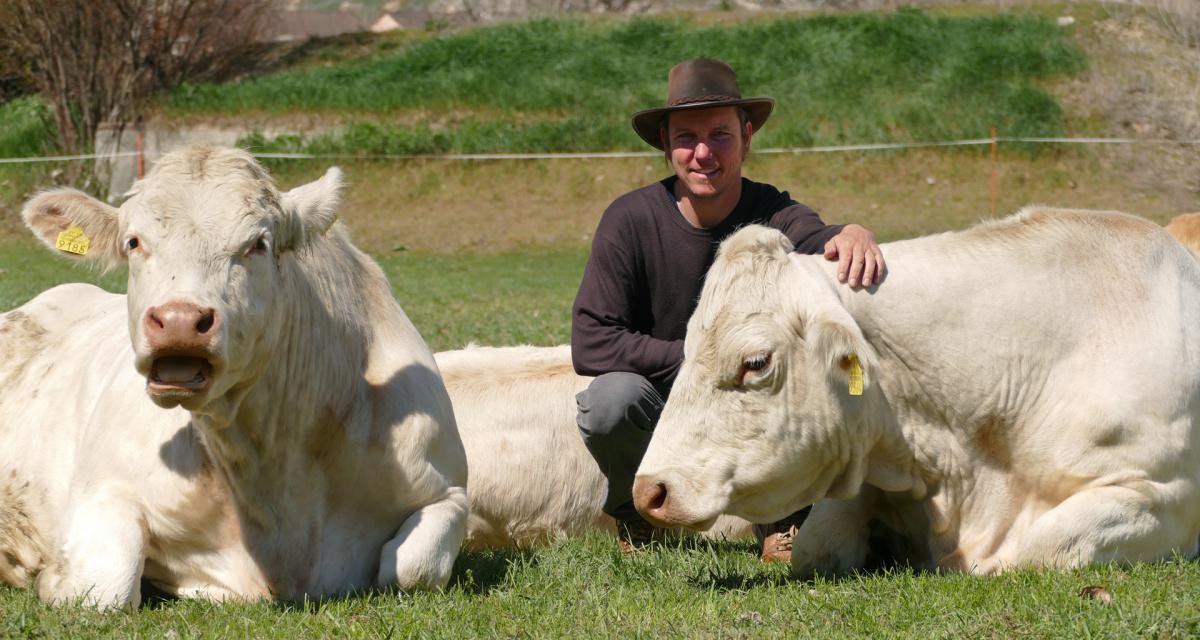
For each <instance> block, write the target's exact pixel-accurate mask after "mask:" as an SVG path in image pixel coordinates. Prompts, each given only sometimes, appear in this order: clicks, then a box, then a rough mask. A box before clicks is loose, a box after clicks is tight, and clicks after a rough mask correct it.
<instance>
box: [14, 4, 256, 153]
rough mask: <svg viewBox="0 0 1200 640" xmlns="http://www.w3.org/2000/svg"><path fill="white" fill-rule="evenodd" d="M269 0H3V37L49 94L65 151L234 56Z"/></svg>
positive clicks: (119, 125)
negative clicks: (153, 99) (158, 93)
mask: <svg viewBox="0 0 1200 640" xmlns="http://www.w3.org/2000/svg"><path fill="white" fill-rule="evenodd" d="M271 7H272V2H271V0H53V1H46V0H0V42H4V43H5V47H4V48H5V54H6V55H7V56H8V57H9V62H10V66H11V67H13V68H15V69H19V70H21V72H22V73H24V75H25V76H26V78H27V80H28V82H29V83H30V84H32V85H33V86H34V87H36V89H37V91H38V92H39V93H40V94H41V95H42V96H43V98H44V99H45V100H46V102H47V104H48V106H49V108H50V111H51V113H52V114H53V117H54V121H55V124H56V125H57V128H58V144H59V147H60V149H61V150H62V151H64V152H67V153H78V152H82V151H86V150H89V149H91V148H92V145H93V144H94V141H95V136H96V130H97V129H98V128H99V127H100V125H101V124H106V125H109V126H111V127H113V129H114V132H115V133H116V135H117V136H118V137H119V135H120V132H121V131H122V130H123V129H124V128H125V127H126V126H127V125H128V124H129V123H130V122H133V121H135V120H137V119H138V118H139V117H141V115H142V114H143V113H144V111H145V110H146V107H147V106H148V102H149V100H150V99H151V97H152V96H153V95H154V94H155V93H157V92H159V91H162V90H164V89H168V88H171V87H174V86H176V85H178V84H179V83H181V82H183V81H184V80H187V79H190V78H194V77H198V76H200V77H203V76H205V75H210V74H213V73H218V72H220V70H221V69H222V68H223V67H225V66H227V65H229V64H231V63H232V62H233V61H234V60H235V59H236V57H237V56H238V53H239V52H240V51H241V50H242V48H243V47H244V46H245V45H247V44H249V43H251V42H252V41H253V39H254V35H255V34H256V33H258V31H259V29H260V28H261V27H262V25H263V23H264V21H265V19H266V18H267V16H268V13H269V9H270V8H271Z"/></svg>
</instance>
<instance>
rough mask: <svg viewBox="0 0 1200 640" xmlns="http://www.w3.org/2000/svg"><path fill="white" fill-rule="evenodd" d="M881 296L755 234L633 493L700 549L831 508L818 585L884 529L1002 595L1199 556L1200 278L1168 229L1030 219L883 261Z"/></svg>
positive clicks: (923, 558) (820, 542) (799, 563)
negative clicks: (1074, 573)
mask: <svg viewBox="0 0 1200 640" xmlns="http://www.w3.org/2000/svg"><path fill="white" fill-rule="evenodd" d="M884 253H885V256H886V259H887V262H888V268H889V272H890V274H889V275H888V278H887V280H886V281H884V282H883V283H882V285H879V286H877V287H875V288H872V289H870V290H858V291H853V290H851V289H849V288H846V287H844V286H839V285H838V284H837V281H836V278H835V275H834V272H833V269H834V268H835V267H834V265H833V263H830V262H826V261H825V260H823V259H822V258H821V257H820V256H803V255H798V254H796V253H793V252H792V251H791V247H790V246H789V245H788V243H787V241H786V240H785V238H784V237H783V235H782V234H780V233H779V232H777V231H772V230H768V229H764V228H762V227H754V228H747V229H745V230H742V231H740V232H738V233H737V234H736V235H734V236H732V237H730V238H729V239H728V240H727V241H726V242H725V243H724V244H723V245H722V247H721V249H720V253H719V257H718V259H717V261H716V264H715V265H714V266H713V268H712V270H711V271H710V272H709V274H708V279H707V281H706V283H705V286H704V290H703V293H702V295H701V298H700V303H699V306H698V308H697V309H696V312H695V314H694V315H693V316H692V318H691V320H690V321H689V324H688V337H687V342H686V345H685V360H684V364H683V367H682V370H681V371H680V374H679V378H678V380H677V381H676V383H675V387H674V389H673V391H672V393H671V397H670V400H669V401H668V402H667V405H666V408H665V410H664V412H663V414H662V419H661V421H660V422H659V425H658V428H657V430H656V432H655V434H654V438H653V440H652V441H651V443H650V448H649V450H648V451H647V453H646V457H645V458H644V459H643V461H642V464H641V467H640V468H639V470H638V477H637V480H636V484H635V498H636V505H637V507H638V509H639V510H640V511H641V512H642V513H643V514H645V515H646V516H648V517H650V518H652V519H653V520H656V521H659V522H661V523H663V524H670V525H687V526H703V525H704V524H705V523H707V522H709V521H711V520H712V518H713V517H714V516H715V515H716V514H718V513H722V512H730V513H734V514H738V515H741V516H744V517H747V518H750V519H751V520H757V521H764V520H767V521H769V520H773V519H776V518H780V517H783V516H784V515H786V514H789V513H792V512H794V511H796V510H797V509H799V508H800V507H803V506H804V505H808V504H812V503H814V502H817V501H819V500H825V499H831V500H826V501H824V502H818V503H817V504H816V506H815V507H813V511H812V514H811V515H810V516H809V518H808V520H807V521H806V522H805V523H804V526H803V527H802V528H801V530H800V531H799V533H798V535H797V536H796V539H795V546H794V547H793V550H792V566H793V568H794V569H795V571H796V572H797V573H799V574H801V575H810V574H813V573H816V572H838V571H844V570H848V569H851V568H854V567H857V566H860V565H861V563H862V562H863V558H864V555H865V553H866V542H867V530H868V526H869V525H870V524H871V523H872V521H876V522H881V523H882V524H884V525H886V527H887V528H888V529H890V530H891V531H893V532H895V533H897V534H899V535H900V536H901V537H902V539H903V540H904V541H906V542H907V548H908V550H909V553H910V557H909V558H908V560H910V561H911V562H912V563H913V564H914V565H917V566H929V567H938V568H942V569H951V570H962V571H970V572H976V573H981V574H988V573H994V572H997V571H1002V570H1005V569H1007V568H1010V567H1014V566H1023V565H1024V566H1029V565H1033V566H1053V567H1073V566H1078V565H1082V564H1086V563H1090V562H1109V561H1143V560H1145V561H1148V560H1156V559H1161V558H1167V557H1170V556H1171V555H1172V554H1176V553H1179V554H1183V555H1188V556H1190V555H1194V554H1196V552H1197V542H1198V537H1200V267H1198V266H1197V261H1196V260H1195V258H1193V256H1192V255H1191V253H1190V252H1188V251H1187V250H1185V249H1184V248H1183V247H1182V246H1181V245H1180V244H1179V243H1177V242H1175V241H1173V240H1172V239H1171V238H1170V237H1169V236H1168V235H1167V234H1166V233H1165V232H1163V231H1162V229H1160V228H1159V227H1157V226H1156V225H1154V224H1152V223H1150V222H1148V221H1146V220H1142V219H1140V218H1136V217H1133V216H1128V215H1125V214H1120V213H1103V212H1082V211H1063V210H1046V209H1027V210H1025V211H1023V212H1021V213H1020V214H1018V215H1015V216H1013V217H1010V218H1007V219H1004V220H1000V221H997V222H992V223H987V224H983V225H980V226H978V227H975V228H973V229H970V230H967V231H964V232H959V233H948V234H942V235H937V236H932V237H928V238H920V239H916V240H909V241H905V242H897V243H893V244H889V245H886V246H885V247H884Z"/></svg>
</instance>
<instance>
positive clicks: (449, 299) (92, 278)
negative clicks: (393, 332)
mask: <svg viewBox="0 0 1200 640" xmlns="http://www.w3.org/2000/svg"><path fill="white" fill-rule="evenodd" d="M585 259H586V252H585V251H584V250H583V249H581V248H572V249H532V250H528V251H522V252H520V253H507V254H501V255H470V254H452V255H429V254H421V253H407V252H404V253H396V254H393V255H390V256H383V257H381V258H380V259H379V263H380V265H381V266H382V267H383V269H384V271H385V272H386V273H387V276H388V279H389V280H390V281H391V283H392V290H393V292H394V293H395V295H396V298H397V299H398V300H399V301H400V304H401V306H402V307H404V310H405V312H406V313H408V315H409V317H410V318H411V319H412V321H413V323H414V324H415V325H416V326H417V328H418V329H419V330H420V331H421V335H422V336H424V338H425V341H426V342H428V343H429V346H430V347H431V348H433V349H434V350H435V351H441V350H444V349H457V348H460V347H462V346H464V345H466V343H468V342H475V343H477V344H488V345H507V344H541V345H554V344H563V343H566V342H567V341H568V340H569V339H570V312H571V301H572V300H573V299H574V297H575V290H576V289H577V288H578V287H579V279H580V277H581V276H582V275H583V263H584V260H585ZM125 279H126V275H125V272H124V271H114V272H112V273H107V274H103V273H99V272H97V271H95V270H93V269H90V268H87V267H81V266H77V265H75V264H73V263H71V262H68V261H67V260H65V259H62V258H58V257H55V256H53V255H51V254H50V252H49V251H47V250H46V249H44V248H42V246H41V245H38V244H36V243H35V242H33V241H31V240H30V241H26V240H21V241H6V242H0V312H2V311H7V310H9V309H12V308H15V307H18V306H20V305H22V304H24V303H25V302H27V301H28V300H29V299H31V298H33V297H34V296H35V295H37V294H38V293H40V292H41V291H44V290H46V289H48V288H50V287H53V286H55V285H57V284H62V283H64V282H92V283H94V284H96V285H98V286H100V287H102V288H104V289H106V290H108V291H114V292H118V293H123V292H124V291H125Z"/></svg>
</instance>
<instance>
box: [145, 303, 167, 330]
mask: <svg viewBox="0 0 1200 640" xmlns="http://www.w3.org/2000/svg"><path fill="white" fill-rule="evenodd" d="M146 325H147V326H148V327H150V328H151V329H163V328H165V327H166V325H164V324H163V321H162V319H160V318H159V317H158V309H156V308H154V307H150V309H148V310H147V311H146Z"/></svg>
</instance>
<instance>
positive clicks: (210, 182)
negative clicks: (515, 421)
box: [0, 147, 468, 607]
mask: <svg viewBox="0 0 1200 640" xmlns="http://www.w3.org/2000/svg"><path fill="white" fill-rule="evenodd" d="M340 186H341V177H340V173H339V172H338V171H337V170H335V169H331V170H330V171H329V172H328V173H326V174H325V177H324V178H322V179H320V180H318V181H316V182H313V183H311V184H308V185H305V186H302V187H299V188H296V189H293V190H291V191H289V192H287V193H284V194H280V193H279V192H278V191H277V190H276V188H275V186H274V183H273V182H272V181H271V179H270V178H269V177H268V176H267V174H266V173H265V172H264V171H263V170H262V169H261V168H260V167H259V166H258V165H257V164H256V163H255V162H254V160H253V158H251V157H250V156H249V155H248V154H246V153H245V152H242V151H237V150H215V149H210V148H203V147H201V148H192V149H188V150H185V151H182V152H179V153H175V154H171V155H169V156H166V157H164V158H163V159H162V160H160V161H159V163H158V164H157V165H156V166H155V167H154V170H153V172H152V173H151V174H150V175H149V176H148V177H147V178H146V179H145V180H143V181H140V182H139V183H138V184H137V185H135V187H134V194H133V196H132V197H131V198H130V199H129V200H127V201H126V202H125V203H124V204H123V205H122V206H121V208H120V209H119V210H118V209H114V208H112V207H109V206H107V205H105V204H103V203H101V202H99V201H97V200H94V199H92V198H90V197H88V196H86V195H84V194H83V193H80V192H78V191H73V190H66V189H63V190H56V191H51V192H48V193H43V194H41V195H38V196H36V197H35V198H33V199H32V200H31V201H30V202H29V204H28V205H26V207H25V210H24V217H25V220H26V222H27V223H28V225H29V226H30V228H32V229H33V230H34V232H35V233H36V234H37V235H38V236H39V237H41V238H42V240H44V241H45V242H46V243H47V244H49V245H50V246H51V247H54V246H55V245H56V244H58V245H59V246H60V247H66V248H67V249H68V250H75V251H81V250H84V247H83V246H82V245H83V240H82V238H81V237H80V236H79V230H81V231H82V233H83V234H84V235H85V236H86V238H87V239H88V240H89V241H90V246H88V247H86V256H81V257H82V258H83V259H86V260H93V261H99V262H101V263H104V264H109V265H112V264H116V263H120V262H126V261H127V262H128V264H129V295H128V296H121V295H112V294H109V293H105V292H104V291H101V290H100V289H97V288H95V287H92V286H89V285H83V284H73V285H64V286H60V287H56V288H54V289H51V290H49V291H46V292H44V293H42V294H41V295H40V296H38V297H37V298H35V299H34V300H32V301H31V302H29V303H28V304H26V305H25V306H23V307H20V308H19V309H17V310H15V311H11V312H9V313H6V314H4V315H2V316H0V470H2V472H3V475H2V476H0V552H2V553H0V578H2V579H3V580H4V581H5V582H7V583H10V584H15V585H19V586H26V585H29V584H30V583H31V582H35V583H36V589H37V592H38V595H39V596H41V597H42V598H43V599H44V600H49V601H54V602H60V601H72V600H76V599H81V600H83V601H85V602H87V603H90V604H94V605H98V606H103V607H107V606H127V605H136V604H137V603H138V600H139V581H140V579H141V578H143V577H145V578H146V579H148V580H149V581H151V582H152V583H153V584H155V585H157V586H158V587H161V588H162V589H164V590H166V591H168V592H171V593H177V594H180V595H184V596H188V597H199V598H209V599H256V598H268V597H272V598H281V599H295V598H301V597H320V596H327V595H331V594H339V593H345V592H347V591H350V590H354V589H360V588H366V587H372V586H374V585H396V586H399V587H401V588H405V589H408V588H437V587H441V586H444V585H445V584H446V582H447V580H448V579H449V576H450V571H451V568H452V565H453V563H454V559H455V557H456V556H457V554H458V550H459V547H460V545H461V543H462V540H463V536H464V533H465V528H466V520H467V506H468V505H467V497H466V492H465V489H464V486H465V484H466V462H465V455H464V451H463V448H462V443H461V441H460V440H459V437H458V433H457V431H456V429H455V423H454V417H453V413H452V409H451V406H450V401H449V398H448V397H447V395H446V391H445V388H444V387H443V385H442V382H441V379H440V378H439V376H438V374H437V370H436V367H435V364H434V360H433V356H432V354H430V352H429V350H428V348H427V347H426V346H425V343H424V342H423V341H422V339H421V337H420V336H419V335H418V334H417V332H416V330H415V329H414V328H413V326H412V324H411V323H410V322H409V320H408V318H407V317H406V316H405V315H404V312H403V311H401V310H400V307H399V306H398V305H397V304H396V302H395V301H394V299H393V298H392V295H391V290H390V289H389V287H388V283H387V280H386V279H385V277H384V275H383V273H382V271H381V270H380V269H379V268H378V266H376V265H375V263H374V262H372V261H371V260H370V259H369V258H368V257H367V256H365V255H364V254H363V253H361V252H360V251H358V250H357V249H355V248H354V246H353V245H352V244H351V243H350V241H349V240H348V238H347V236H346V234H345V232H344V230H343V229H342V228H341V226H340V225H335V224H334V221H335V218H336V214H335V209H336V207H337V204H338V190H339V188H340ZM64 232H65V233H66V234H67V235H65V236H60V234H63V233H64ZM135 367H136V369H135Z"/></svg>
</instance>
